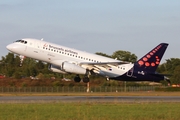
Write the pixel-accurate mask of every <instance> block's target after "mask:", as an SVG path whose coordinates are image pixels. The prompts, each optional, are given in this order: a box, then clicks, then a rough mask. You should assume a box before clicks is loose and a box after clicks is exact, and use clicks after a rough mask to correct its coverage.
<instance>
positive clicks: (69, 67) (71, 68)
mask: <svg viewBox="0 0 180 120" xmlns="http://www.w3.org/2000/svg"><path fill="white" fill-rule="evenodd" d="M62 69H63V71H65V72H69V73H75V74H85V73H86V69H84V68H82V67H81V66H78V65H76V64H73V63H69V62H63V63H62Z"/></svg>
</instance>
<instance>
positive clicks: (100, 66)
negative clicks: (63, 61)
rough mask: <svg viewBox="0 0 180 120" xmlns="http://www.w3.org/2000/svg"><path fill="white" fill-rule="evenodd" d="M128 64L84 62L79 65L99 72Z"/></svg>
mask: <svg viewBox="0 0 180 120" xmlns="http://www.w3.org/2000/svg"><path fill="white" fill-rule="evenodd" d="M128 63H129V62H101V63H92V62H82V63H80V64H79V65H80V66H82V67H84V68H86V69H89V70H96V71H99V70H102V69H111V67H112V66H117V65H122V64H128ZM94 72H95V71H94Z"/></svg>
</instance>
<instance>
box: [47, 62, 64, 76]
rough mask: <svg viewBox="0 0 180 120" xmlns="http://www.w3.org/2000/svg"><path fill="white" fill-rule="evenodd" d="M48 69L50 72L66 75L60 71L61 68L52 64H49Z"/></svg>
mask: <svg viewBox="0 0 180 120" xmlns="http://www.w3.org/2000/svg"><path fill="white" fill-rule="evenodd" d="M48 69H49V70H50V71H52V72H56V73H62V74H66V72H64V71H62V68H61V67H60V66H56V65H53V64H50V65H49V68H48Z"/></svg>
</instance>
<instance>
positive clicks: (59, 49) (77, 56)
mask: <svg viewBox="0 0 180 120" xmlns="http://www.w3.org/2000/svg"><path fill="white" fill-rule="evenodd" d="M23 40H24V42H14V43H12V44H10V45H8V46H7V49H8V50H10V51H11V52H13V53H16V54H19V55H23V56H26V57H30V58H34V59H37V60H40V61H44V62H47V63H50V64H55V65H60V61H62V62H65V61H66V62H70V63H73V64H76V65H79V66H81V67H83V68H85V69H93V68H91V66H89V65H86V64H85V65H81V63H108V62H121V61H119V60H115V59H112V58H107V57H103V56H99V55H96V54H91V53H87V52H83V51H80V50H76V49H72V48H68V47H65V46H61V45H57V44H53V43H50V42H46V41H41V40H37V39H30V38H26V39H23ZM133 66H134V64H131V63H130V64H122V65H111V64H107V65H106V66H102V65H97V71H98V72H97V73H102V72H103V73H102V75H104V76H105V77H109V78H110V77H117V76H121V75H123V74H125V73H126V72H127V71H129V70H130V69H131V68H132V67H133Z"/></svg>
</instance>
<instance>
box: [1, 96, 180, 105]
mask: <svg viewBox="0 0 180 120" xmlns="http://www.w3.org/2000/svg"><path fill="white" fill-rule="evenodd" d="M49 102H69V103H71V102H96V103H97V102H99V103H106V102H108V103H111V102H112V103H116V102H117V103H120V102H122V103H139V102H140V103H142V102H145V103H150V102H180V96H2V97H0V103H49Z"/></svg>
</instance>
